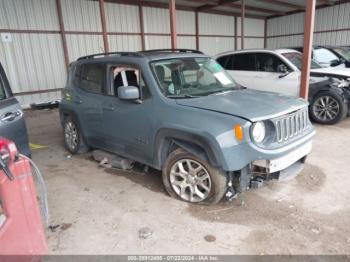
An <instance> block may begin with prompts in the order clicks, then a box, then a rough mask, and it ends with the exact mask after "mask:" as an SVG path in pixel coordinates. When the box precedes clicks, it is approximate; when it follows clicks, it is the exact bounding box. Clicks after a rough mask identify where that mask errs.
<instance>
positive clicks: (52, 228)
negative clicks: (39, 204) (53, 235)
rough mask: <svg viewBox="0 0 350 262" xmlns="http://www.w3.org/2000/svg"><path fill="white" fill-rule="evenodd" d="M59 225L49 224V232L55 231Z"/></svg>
mask: <svg viewBox="0 0 350 262" xmlns="http://www.w3.org/2000/svg"><path fill="white" fill-rule="evenodd" d="M59 227H60V225H50V226H49V229H50V230H51V232H56V229H57V228H59Z"/></svg>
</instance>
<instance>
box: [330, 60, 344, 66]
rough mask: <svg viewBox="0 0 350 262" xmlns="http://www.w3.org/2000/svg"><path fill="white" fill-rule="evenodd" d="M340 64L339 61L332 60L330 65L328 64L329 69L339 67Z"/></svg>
mask: <svg viewBox="0 0 350 262" xmlns="http://www.w3.org/2000/svg"><path fill="white" fill-rule="evenodd" d="M341 63H342V62H341V60H340V59H339V60H338V59H334V60H332V61H331V63H330V66H331V67H333V66H338V65H340V64H341Z"/></svg>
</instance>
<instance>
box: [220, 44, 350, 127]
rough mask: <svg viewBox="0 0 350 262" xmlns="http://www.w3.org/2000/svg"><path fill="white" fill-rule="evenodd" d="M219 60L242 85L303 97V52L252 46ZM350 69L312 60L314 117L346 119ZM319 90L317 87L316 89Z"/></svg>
mask: <svg viewBox="0 0 350 262" xmlns="http://www.w3.org/2000/svg"><path fill="white" fill-rule="evenodd" d="M215 59H216V60H217V61H218V62H219V64H221V66H223V67H224V68H225V69H226V70H227V71H228V72H229V73H230V74H231V75H232V76H233V78H234V79H235V80H236V81H237V82H238V84H240V85H241V86H244V87H247V88H251V89H258V90H261V91H270V92H276V93H281V94H285V95H291V96H299V92H300V79H301V64H302V54H301V53H300V52H298V51H296V50H292V49H276V50H268V49H251V50H241V51H230V52H225V53H221V54H218V55H216V57H215ZM348 78H350V70H349V69H345V68H343V69H342V68H322V67H321V66H320V65H319V64H318V63H316V62H315V61H312V63H311V80H310V88H311V85H312V84H313V90H312V92H310V97H309V101H310V116H311V118H312V119H313V120H314V121H316V122H319V123H322V124H335V123H337V122H339V121H340V120H342V119H343V118H344V117H345V116H346V115H347V112H348V111H349V110H348V100H350V88H349V81H348ZM315 89H316V90H315Z"/></svg>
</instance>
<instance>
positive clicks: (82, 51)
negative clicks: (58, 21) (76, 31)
mask: <svg viewBox="0 0 350 262" xmlns="http://www.w3.org/2000/svg"><path fill="white" fill-rule="evenodd" d="M66 38H67V47H68V54H69V59H70V61H74V60H76V59H77V58H78V57H80V56H84V55H89V54H94V53H103V52H104V48H103V38H102V35H67V36H66Z"/></svg>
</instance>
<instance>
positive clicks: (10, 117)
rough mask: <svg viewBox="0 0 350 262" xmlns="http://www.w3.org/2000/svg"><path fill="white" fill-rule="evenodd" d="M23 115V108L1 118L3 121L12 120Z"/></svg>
mask: <svg viewBox="0 0 350 262" xmlns="http://www.w3.org/2000/svg"><path fill="white" fill-rule="evenodd" d="M22 115H23V113H22V111H21V110H17V111H15V112H8V113H6V114H5V115H4V116H3V118H1V121H3V122H11V121H13V120H15V119H16V118H17V117H20V116H22Z"/></svg>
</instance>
